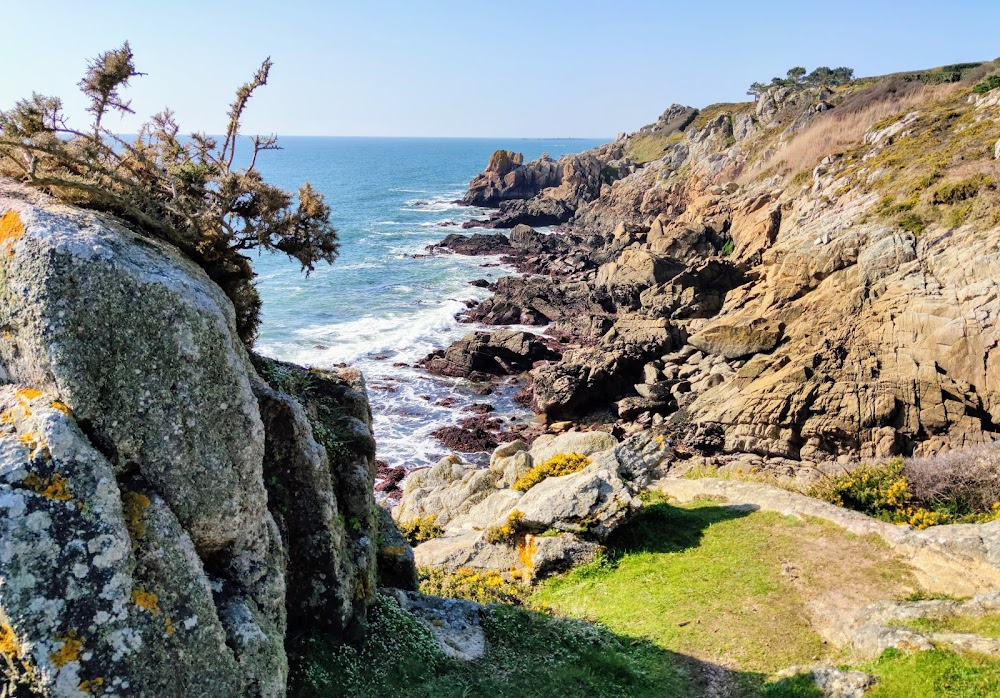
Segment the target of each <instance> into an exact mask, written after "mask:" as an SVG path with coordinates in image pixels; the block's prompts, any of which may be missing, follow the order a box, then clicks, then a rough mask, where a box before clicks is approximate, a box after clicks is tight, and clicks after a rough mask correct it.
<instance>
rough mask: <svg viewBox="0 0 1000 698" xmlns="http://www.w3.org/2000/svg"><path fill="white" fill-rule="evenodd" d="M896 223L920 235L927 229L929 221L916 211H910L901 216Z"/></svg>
mask: <svg viewBox="0 0 1000 698" xmlns="http://www.w3.org/2000/svg"><path fill="white" fill-rule="evenodd" d="M896 225H898V226H899V227H900V228H902V229H903V230H906V231H908V232H911V233H913V234H914V235H920V234H922V233H923V232H924V231H925V230H927V221H925V220H924V219H923V218H922V217H921V216H920V215H919V214H916V213H908V214H906V215H905V216H901V217H900V218H899V219H898V220H897V221H896Z"/></svg>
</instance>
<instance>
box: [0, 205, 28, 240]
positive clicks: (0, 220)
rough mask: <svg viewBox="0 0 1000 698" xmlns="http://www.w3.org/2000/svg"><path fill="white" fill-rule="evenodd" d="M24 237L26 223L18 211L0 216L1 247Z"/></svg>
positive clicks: (12, 210) (11, 210)
mask: <svg viewBox="0 0 1000 698" xmlns="http://www.w3.org/2000/svg"><path fill="white" fill-rule="evenodd" d="M23 235H24V223H23V222H21V216H20V215H18V213H17V211H15V210H14V209H10V210H9V211H7V212H6V213H5V214H3V216H0V245H3V246H6V245H8V244H9V243H12V242H14V241H15V240H18V239H20V238H21V236H23Z"/></svg>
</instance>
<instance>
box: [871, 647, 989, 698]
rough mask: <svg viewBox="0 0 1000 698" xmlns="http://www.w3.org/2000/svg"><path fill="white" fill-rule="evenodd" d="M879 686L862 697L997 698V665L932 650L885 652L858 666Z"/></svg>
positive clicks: (984, 660)
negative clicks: (870, 661)
mask: <svg viewBox="0 0 1000 698" xmlns="http://www.w3.org/2000/svg"><path fill="white" fill-rule="evenodd" d="M861 669H862V670H864V671H867V672H869V673H871V674H874V675H875V676H878V678H879V683H878V684H877V685H876V686H875V687H874V688H873V689H871V690H870V691H869V692H868V693H866V694H865V698H914V697H915V696H920V698H927V697H930V696H933V697H934V698H986V697H987V696H1000V662H998V661H997V660H996V659H991V658H988V657H982V656H978V655H962V654H956V653H955V652H946V651H941V650H932V651H930V652H917V653H915V654H904V653H902V652H897V651H895V650H887V651H886V652H885V654H883V655H882V657H881V658H879V659H878V660H877V661H875V662H873V663H871V664H869V665H868V666H864V667H861Z"/></svg>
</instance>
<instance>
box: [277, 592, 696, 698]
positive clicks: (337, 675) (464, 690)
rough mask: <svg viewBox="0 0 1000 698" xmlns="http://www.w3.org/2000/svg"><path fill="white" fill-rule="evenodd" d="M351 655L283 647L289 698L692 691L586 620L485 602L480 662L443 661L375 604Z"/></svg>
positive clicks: (398, 614)
mask: <svg viewBox="0 0 1000 698" xmlns="http://www.w3.org/2000/svg"><path fill="white" fill-rule="evenodd" d="M372 616H373V618H372V633H371V636H372V639H371V640H370V641H369V643H368V645H367V646H366V647H364V648H363V649H361V650H356V649H354V648H351V647H332V646H330V645H329V644H328V643H326V642H324V641H323V640H322V639H320V638H311V639H308V640H305V641H302V642H300V643H299V644H298V645H297V646H296V647H294V648H293V649H292V652H291V655H292V658H293V662H292V678H291V680H290V687H289V696H296V697H313V696H316V697H319V696H323V697H324V698H337V697H340V696H343V697H345V698H346V697H347V696H350V697H351V698H390V697H395V696H406V697H407V698H472V697H478V696H489V697H490V698H579V696H597V697H599V698H605V697H606V698H654V697H655V698H661V697H662V696H688V695H697V692H696V689H695V688H694V684H693V682H692V677H691V675H690V672H689V669H688V667H687V666H686V665H685V664H684V662H682V661H679V660H678V659H677V658H676V657H674V656H673V655H672V653H670V652H668V651H665V650H662V649H660V648H658V647H655V646H653V645H652V644H650V643H648V642H644V641H642V640H635V639H632V638H627V637H619V636H615V635H614V634H612V633H610V632H608V631H606V630H604V629H601V628H598V627H595V626H593V625H591V624H589V623H584V622H580V621H572V620H565V619H556V618H550V617H549V616H546V615H544V614H540V613H534V612H531V611H527V610H524V609H518V608H511V607H509V606H494V607H491V609H490V610H489V611H488V612H487V614H486V617H485V619H484V625H485V631H486V638H487V646H488V647H489V650H488V654H487V656H486V657H485V658H484V659H482V660H480V661H476V662H468V663H461V662H456V661H453V660H450V659H447V658H446V657H444V656H443V655H442V654H441V653H440V652H439V651H438V650H437V649H436V647H435V645H434V643H433V641H432V640H431V637H430V634H429V632H428V631H427V630H426V629H425V628H424V627H422V626H421V625H420V624H419V623H418V622H417V621H415V620H413V619H412V618H411V617H409V616H408V615H407V614H406V613H404V612H402V611H401V610H400V609H399V607H398V606H396V605H395V603H394V602H392V601H390V600H388V599H380V601H379V603H378V605H377V606H376V607H375V609H374V610H373V614H372Z"/></svg>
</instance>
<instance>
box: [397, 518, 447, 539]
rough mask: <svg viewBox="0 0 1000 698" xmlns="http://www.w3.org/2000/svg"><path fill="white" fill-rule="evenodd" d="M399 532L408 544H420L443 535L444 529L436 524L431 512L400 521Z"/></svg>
mask: <svg viewBox="0 0 1000 698" xmlns="http://www.w3.org/2000/svg"><path fill="white" fill-rule="evenodd" d="M399 532H400V533H402V534H403V536H404V537H405V538H406V540H408V541H409V543H410V545H420V544H421V543H423V542H425V541H429V540H432V539H434V538H440V537H441V536H443V535H444V529H443V528H441V527H440V526H439V525H438V524H437V517H436V516H434V515H433V514H431V515H429V516H421V517H417V518H415V519H413V520H412V521H406V522H403V523H400V524H399Z"/></svg>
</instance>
